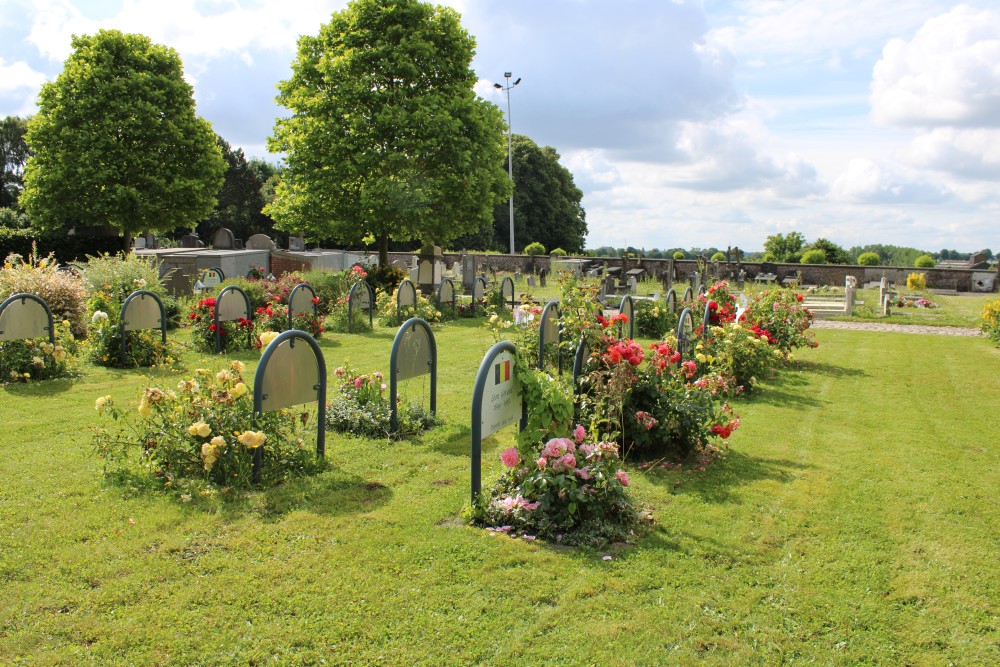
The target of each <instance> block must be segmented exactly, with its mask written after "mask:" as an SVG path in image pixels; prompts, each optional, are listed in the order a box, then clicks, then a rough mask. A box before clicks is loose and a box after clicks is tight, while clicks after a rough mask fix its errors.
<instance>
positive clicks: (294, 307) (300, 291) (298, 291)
mask: <svg viewBox="0 0 1000 667" xmlns="http://www.w3.org/2000/svg"><path fill="white" fill-rule="evenodd" d="M317 314H318V311H317V309H316V291H315V290H314V289H313V288H312V285H310V284H309V283H299V284H298V285H296V286H295V287H293V288H292V293H291V294H289V295H288V328H289V329H294V328H295V324H294V319H295V318H296V317H299V316H301V315H312V316H313V317H316V315H317Z"/></svg>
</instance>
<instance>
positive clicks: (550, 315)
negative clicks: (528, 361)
mask: <svg viewBox="0 0 1000 667" xmlns="http://www.w3.org/2000/svg"><path fill="white" fill-rule="evenodd" d="M561 334H562V327H560V326H559V302H558V301H549V302H548V303H547V304H545V308H543V309H542V318H541V321H540V322H539V326H538V369H539V370H545V346H546V345H547V344H549V343H552V342H555V344H556V360H557V363H558V366H559V374H560V375H562V350H561V349H559V343H561V342H562V335H561Z"/></svg>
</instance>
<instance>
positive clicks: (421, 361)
mask: <svg viewBox="0 0 1000 667" xmlns="http://www.w3.org/2000/svg"><path fill="white" fill-rule="evenodd" d="M427 374H430V376H431V414H432V415H433V414H436V413H437V343H436V342H435V341H434V332H433V331H431V327H430V325H429V324H427V322H425V321H424V320H422V319H420V318H419V317H411V318H410V319H408V320H406V322H404V323H403V326H401V327H399V331H397V332H396V338H395V339H393V341H392V352H390V353H389V405H390V409H391V410H392V412H391V416H390V422H389V424H390V426H389V427H390V428H391V429H392V431H393V432H396V431H397V430H398V429H399V415H398V414H397V412H396V410H397V407H396V397H397V395H398V390H399V381H400V380H409V379H410V378H415V377H419V376H421V375H427Z"/></svg>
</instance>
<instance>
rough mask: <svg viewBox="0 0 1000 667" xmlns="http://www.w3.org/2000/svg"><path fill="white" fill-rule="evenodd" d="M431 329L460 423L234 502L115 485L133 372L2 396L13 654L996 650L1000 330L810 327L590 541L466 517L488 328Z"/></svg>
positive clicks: (1, 533)
mask: <svg viewBox="0 0 1000 667" xmlns="http://www.w3.org/2000/svg"><path fill="white" fill-rule="evenodd" d="M393 334H394V331H392V330H388V329H377V330H376V331H375V332H374V333H372V334H368V335H353V336H347V335H336V334H334V335H328V336H327V337H326V338H325V339H324V340H323V341H322V342H321V346H322V348H323V350H324V353H325V355H326V357H327V365H328V368H329V369H331V370H332V369H333V368H335V367H337V366H340V365H344V364H345V363H348V364H350V365H351V366H353V367H355V368H357V369H358V370H361V371H366V370H382V371H387V370H388V368H387V367H388V358H389V349H390V345H391V342H392V336H393ZM436 334H437V341H438V349H439V351H440V356H441V359H440V379H439V400H438V406H439V413H440V416H441V417H442V419H443V420H444V423H443V425H442V426H440V427H438V428H437V429H435V430H433V431H431V432H429V433H427V434H425V435H424V436H423V437H421V438H418V439H416V440H414V441H411V442H394V443H393V442H387V441H367V440H361V439H355V438H350V437H344V436H339V435H335V434H329V435H328V438H327V458H328V461H329V468H328V470H327V471H325V472H323V473H322V474H320V475H318V476H315V477H313V478H309V479H304V480H299V481H295V482H292V483H289V484H287V485H285V486H283V487H280V488H275V489H271V490H268V491H263V492H255V493H252V494H250V495H248V496H246V497H244V498H238V499H237V498H221V497H217V498H211V499H210V498H203V497H196V498H194V499H192V500H191V501H190V502H182V501H181V500H180V499H178V497H177V496H176V495H173V494H167V493H163V492H157V491H155V490H151V488H149V485H147V484H146V483H145V482H144V481H143V480H142V479H140V478H135V479H131V480H118V481H111V480H106V479H104V478H103V477H102V474H101V461H100V459H98V458H97V457H96V456H95V455H94V454H93V453H92V451H91V446H90V440H89V432H88V426H89V425H90V424H91V423H95V422H96V420H97V418H98V416H97V414H96V412H95V410H94V400H95V398H96V397H98V396H102V395H105V394H111V395H112V396H113V397H114V398H115V399H116V401H118V402H119V403H124V402H125V401H127V400H133V401H134V400H135V399H136V395H137V392H138V391H139V389H140V387H141V386H143V385H144V383H145V381H144V380H143V378H142V373H141V372H140V371H116V370H107V369H101V368H96V367H93V366H90V365H87V364H84V365H83V374H82V376H81V377H79V378H77V379H74V380H71V381H52V382H40V383H35V384H30V385H12V386H7V387H3V388H0V404H2V405H3V422H4V423H3V428H2V430H0V587H2V589H0V590H2V601H0V664H3V665H79V664H101V665H146V664H178V665H228V664H261V665H263V664H281V665H297V664H318V663H320V662H323V661H325V663H326V664H355V665H368V664H373V665H376V664H377V665H418V664H422V665H472V664H483V665H538V664H566V665H586V664H598V665H662V664H695V663H697V664H709V665H743V664H768V665H770V664H778V663H793V664H805V663H819V664H838V665H840V664H842V665H859V664H870V665H875V664H879V665H883V664H884V665H946V664H957V665H986V664H1000V648H998V647H1000V633H998V627H997V624H998V619H997V613H998V609H1000V569H998V568H997V565H996V558H997V554H998V553H1000V515H998V514H1000V512H998V503H997V489H998V488H1000V454H998V447H997V443H998V440H1000V438H998V437H997V432H998V431H997V420H996V417H995V416H996V415H997V414H998V413H1000V350H998V349H997V348H995V347H993V346H992V345H991V344H990V343H989V342H988V341H986V340H985V339H975V338H971V339H970V338H956V337H945V336H930V335H917V334H895V333H872V332H858V331H838V330H818V331H817V332H816V339H817V340H818V341H819V343H820V347H819V348H818V349H815V350H807V351H803V352H801V353H799V354H798V355H797V356H798V357H799V361H798V362H797V365H796V367H794V368H791V369H786V370H785V371H783V372H782V373H781V374H780V375H779V376H777V377H776V378H775V379H774V380H773V381H771V382H768V383H765V384H763V385H762V386H761V387H760V388H759V390H758V391H755V392H754V395H753V396H752V397H749V398H746V399H740V400H738V401H737V404H736V409H737V412H739V413H740V414H741V416H742V422H743V424H742V426H741V427H740V428H739V430H737V431H736V432H735V433H734V434H733V436H732V438H730V446H731V448H730V450H729V452H728V453H727V455H726V456H725V457H724V459H722V460H721V461H718V462H716V463H714V464H712V465H709V466H707V467H706V468H705V470H704V471H702V470H699V469H698V468H697V467H693V468H688V469H685V470H663V469H659V468H657V469H654V470H652V471H646V472H643V471H640V470H639V469H638V468H637V467H636V466H632V465H630V466H628V470H629V473H630V476H631V478H632V486H631V490H632V492H633V495H634V497H635V498H636V499H637V500H638V501H639V502H640V503H641V504H642V505H644V506H648V507H650V508H652V510H653V513H654V516H655V519H656V523H655V525H654V526H653V527H652V528H651V529H650V531H649V532H648V534H647V535H645V536H644V537H642V538H641V539H639V540H638V541H637V543H636V544H634V545H614V546H609V547H607V548H603V549H596V550H593V549H568V548H564V547H558V546H552V545H548V544H542V543H540V542H531V541H524V540H519V539H518V540H515V539H511V538H508V537H503V536H493V535H491V534H489V533H488V532H486V531H483V530H478V529H473V528H470V527H468V526H466V525H465V524H464V522H463V520H462V518H461V510H462V507H463V505H464V504H465V503H466V502H467V498H468V494H469V454H468V450H469V415H470V411H469V397H470V395H471V393H472V381H473V378H474V375H475V372H476V369H477V368H478V365H479V362H480V360H481V359H482V357H483V354H484V353H485V351H486V350H487V349H488V347H489V345H490V344H491V342H492V340H491V339H490V338H489V336H488V334H487V332H485V331H483V330H482V329H481V328H479V327H478V325H477V323H476V322H472V321H462V322H458V323H452V324H447V325H444V326H443V327H440V328H439V329H438V330H437V332H436ZM234 358H240V359H242V360H244V361H246V362H248V365H250V364H252V363H255V362H256V359H257V354H256V352H253V353H242V354H238V355H234ZM183 361H184V365H185V367H186V368H187V370H188V371H190V370H192V369H193V368H195V367H197V366H199V365H206V366H207V365H210V363H211V361H209V362H201V361H200V358H199V357H196V356H195V355H193V354H190V355H189V356H186V357H185V358H184V360H183ZM251 370H252V369H248V375H250V376H251V377H252V374H251V373H250V372H249V371H251ZM155 375H157V376H159V377H157V378H156V379H157V381H160V382H163V383H164V384H168V385H169V386H173V385H175V384H176V381H177V379H179V377H180V376H179V375H177V374H174V373H165V372H160V371H158V372H157V373H156V374H155ZM412 382H413V383H414V385H413V386H410V387H407V388H406V392H407V395H409V396H413V397H418V396H419V394H420V392H421V391H426V387H425V386H424V385H421V381H420V380H414V381H412ZM512 435H513V434H512V432H510V431H507V432H503V433H501V434H498V436H497V437H494V438H491V439H489V440H487V441H486V443H484V479H487V480H488V479H490V478H491V477H493V476H495V475H496V474H497V473H498V472H499V469H500V467H501V464H500V462H499V460H498V454H499V452H500V451H501V450H502V449H503V448H505V447H508V446H509V445H510V443H511V441H512Z"/></svg>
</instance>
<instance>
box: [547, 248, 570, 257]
mask: <svg viewBox="0 0 1000 667" xmlns="http://www.w3.org/2000/svg"><path fill="white" fill-rule="evenodd" d="M566 254H567V253H566V251H565V250H563V249H562V248H556V249H555V250H551V251H549V256H552V257H565V256H566Z"/></svg>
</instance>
